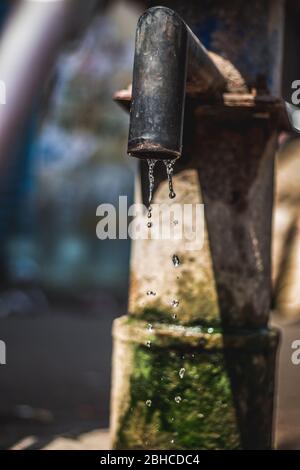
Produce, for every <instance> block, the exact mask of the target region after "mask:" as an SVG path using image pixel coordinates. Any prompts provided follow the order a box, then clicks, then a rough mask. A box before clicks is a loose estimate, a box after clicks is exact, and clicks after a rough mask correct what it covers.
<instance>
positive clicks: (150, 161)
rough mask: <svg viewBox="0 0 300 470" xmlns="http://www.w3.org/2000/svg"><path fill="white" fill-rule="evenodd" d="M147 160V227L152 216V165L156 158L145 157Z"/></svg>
mask: <svg viewBox="0 0 300 470" xmlns="http://www.w3.org/2000/svg"><path fill="white" fill-rule="evenodd" d="M147 162H148V179H149V197H148V219H149V222H148V223H147V227H148V228H150V227H152V222H151V221H150V219H151V217H152V207H151V202H152V196H153V189H154V167H155V163H156V160H152V159H150V158H149V159H147Z"/></svg>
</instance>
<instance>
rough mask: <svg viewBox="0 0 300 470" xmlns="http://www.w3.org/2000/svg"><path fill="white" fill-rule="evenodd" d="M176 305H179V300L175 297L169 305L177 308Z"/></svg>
mask: <svg viewBox="0 0 300 470" xmlns="http://www.w3.org/2000/svg"><path fill="white" fill-rule="evenodd" d="M178 305H179V300H177V299H174V300H172V302H171V306H172V307H173V308H177V307H178Z"/></svg>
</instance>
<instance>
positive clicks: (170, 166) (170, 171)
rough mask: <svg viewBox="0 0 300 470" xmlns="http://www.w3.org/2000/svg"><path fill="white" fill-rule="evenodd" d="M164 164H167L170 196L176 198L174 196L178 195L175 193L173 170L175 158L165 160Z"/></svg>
mask: <svg viewBox="0 0 300 470" xmlns="http://www.w3.org/2000/svg"><path fill="white" fill-rule="evenodd" d="M164 164H165V166H166V170H167V176H168V182H169V198H170V199H174V197H176V194H175V193H174V189H173V172H174V164H175V160H164Z"/></svg>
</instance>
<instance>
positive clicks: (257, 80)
mask: <svg viewBox="0 0 300 470" xmlns="http://www.w3.org/2000/svg"><path fill="white" fill-rule="evenodd" d="M158 3H159V5H163V6H166V7H169V8H173V9H174V10H175V11H176V12H177V13H178V14H179V15H180V16H181V17H182V18H183V20H184V21H186V23H187V24H188V25H189V27H190V28H191V29H192V31H193V32H194V33H195V34H196V36H197V37H198V38H199V39H200V41H201V42H202V44H204V46H205V47H206V48H207V49H209V50H210V51H213V52H215V53H217V54H219V55H220V56H221V57H223V58H224V59H227V60H229V61H230V62H231V63H232V64H233V65H234V66H235V67H236V69H237V70H239V72H240V73H241V75H242V77H243V79H244V80H245V83H246V84H247V86H248V89H249V90H251V89H252V88H255V89H257V90H259V93H261V92H262V93H266V91H267V92H268V93H269V94H271V95H272V96H276V97H279V96H281V66H282V49H283V20H284V1H283V0H260V1H251V2H245V0H226V2H224V0H201V2H197V1H190V2H188V3H187V2H183V1H182V0H161V1H159V2H156V1H153V0H149V1H148V2H146V4H147V6H150V7H152V6H154V5H157V4H158Z"/></svg>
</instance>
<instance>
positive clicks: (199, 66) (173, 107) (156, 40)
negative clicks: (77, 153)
mask: <svg viewBox="0 0 300 470" xmlns="http://www.w3.org/2000/svg"><path fill="white" fill-rule="evenodd" d="M187 84H188V85H189V86H190V87H192V88H193V90H195V92H198V93H213V92H216V91H217V90H222V89H224V88H225V80H224V78H223V76H222V75H221V73H220V72H219V71H218V69H217V67H216V66H215V64H214V63H213V62H212V60H211V59H210V57H209V56H208V54H207V52H206V50H205V48H204V47H203V46H202V45H201V43H200V42H199V40H198V39H197V38H196V36H195V35H194V34H193V33H192V32H191V30H190V29H189V28H188V27H187V25H186V24H185V23H184V21H183V20H182V19H181V18H180V17H179V16H178V15H177V14H176V13H175V12H174V11H172V10H170V9H169V8H164V7H154V8H150V9H149V10H147V11H146V12H145V13H144V14H143V15H142V16H141V18H140V20H139V22H138V26H137V32H136V44H135V59H134V69H133V84H132V103H131V110H130V129H129V139H128V153H129V155H132V156H135V157H139V158H155V159H175V158H178V157H179V156H180V155H181V149H182V133H183V118H184V102H185V90H186V85H187Z"/></svg>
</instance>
